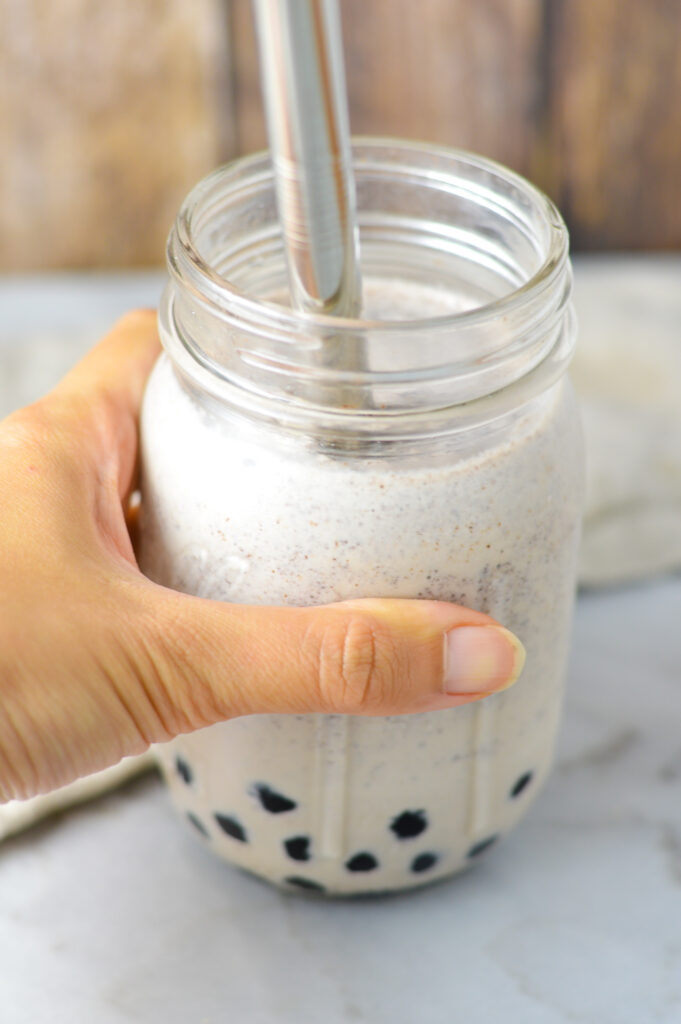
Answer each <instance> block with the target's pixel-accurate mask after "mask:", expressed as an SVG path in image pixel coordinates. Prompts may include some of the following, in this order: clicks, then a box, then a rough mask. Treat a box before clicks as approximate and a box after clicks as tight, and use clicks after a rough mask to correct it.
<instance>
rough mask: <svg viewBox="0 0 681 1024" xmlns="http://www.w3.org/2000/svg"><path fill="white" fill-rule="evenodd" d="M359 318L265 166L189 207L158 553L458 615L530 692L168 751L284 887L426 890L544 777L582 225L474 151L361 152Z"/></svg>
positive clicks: (244, 853) (162, 428) (563, 639)
mask: <svg viewBox="0 0 681 1024" xmlns="http://www.w3.org/2000/svg"><path fill="white" fill-rule="evenodd" d="M353 159H354V167H355V176H356V187H357V207H358V217H359V228H360V239H361V258H362V274H363V280H364V285H365V289H364V290H365V305H364V310H365V314H364V319H362V320H361V321H359V320H338V319H331V318H328V317H324V316H321V315H320V316H314V315H304V314H301V313H298V312H296V311H294V310H293V309H291V308H288V307H287V306H286V304H285V302H286V299H285V294H286V276H285V262H284V254H283V249H282V245H281V236H280V231H279V225H278V222H277V215H276V205H275V195H274V188H273V180H272V169H271V166H270V162H269V159H268V157H267V156H266V155H256V156H254V157H250V158H247V159H244V160H240V161H238V162H236V163H234V164H232V165H230V166H227V167H224V168H221V169H219V170H218V171H216V172H215V173H213V174H212V175H210V176H209V177H207V178H206V179H205V180H204V181H203V182H201V183H200V184H199V185H197V186H196V188H195V189H194V190H193V191H192V192H191V193H190V195H189V196H188V198H187V199H186V201H185V202H184V204H183V206H182V208H181V210H180V212H179V215H178V218H177V221H176V224H175V226H174V228H173V231H172V233H171V236H170V240H169V244H168V263H169V268H170V272H171V279H170V283H169V285H168V287H167V289H166V292H165V295H164V298H163V302H162V307H161V311H160V327H161V337H162V340H163V345H164V349H165V353H164V354H163V355H162V356H161V358H160V360H159V362H158V364H157V366H156V368H155V370H154V372H153V374H152V377H151V379H150V382H149V385H148V388H147V392H146V397H145V402H144V409H143V418H142V481H143V483H142V490H143V503H142V523H141V526H142V532H141V544H140V552H139V555H140V563H141V566H142V568H143V570H144V571H145V572H146V573H147V575H149V576H150V577H151V578H152V579H154V580H156V581H157V582H159V583H162V584H164V585H166V586H169V587H172V588H175V589H178V590H181V591H185V592H187V593H191V594H195V595H199V596H202V597H211V598H217V599H219V600H224V601H233V602H244V603H249V604H272V605H277V604H280V605H281V604H286V603H290V604H296V605H305V604H317V603H323V602H330V601H336V600H341V599H345V598H354V597H372V596H380V597H410V598H414V597H417V598H434V599H440V600H448V601H454V602H457V603H460V604H463V605H466V606H468V607H471V608H474V609H477V610H479V611H482V612H487V613H489V614H490V615H492V616H494V618H496V619H498V620H499V621H500V622H501V623H502V624H504V625H505V626H507V627H508V628H509V629H511V630H513V631H514V632H515V633H516V634H517V635H518V636H519V637H520V638H521V639H522V640H523V642H524V644H525V646H526V649H527V661H526V665H525V669H524V672H523V674H522V676H521V678H520V680H519V682H518V683H517V684H516V685H515V686H514V687H513V688H511V689H510V690H508V691H506V692H503V693H500V694H497V695H494V696H491V697H488V698H486V699H484V700H482V701H480V702H477V703H474V704H470V705H466V706H462V707H458V708H453V709H450V710H446V711H437V712H430V713H425V714H418V715H411V716H410V715H405V716H394V717H387V718H369V717H361V716H342V715H290V716H283V715H258V716H251V717H243V718H240V719H236V720H232V721H229V722H226V723H224V724H220V725H217V726H212V727H210V728H209V729H204V730H201V731H199V732H197V733H194V734H191V735H186V736H181V737H180V738H178V739H177V740H175V741H173V742H172V743H169V744H166V745H164V746H162V747H160V748H159V750H158V753H159V757H160V761H161V764H162V765H163V768H164V771H165V774H166V777H167V781H168V784H169V786H170V790H171V793H172V795H173V798H174V800H175V802H176V804H177V807H178V808H179V810H180V812H181V813H182V814H183V816H184V817H185V818H186V819H187V820H188V821H189V822H191V824H192V826H193V827H194V828H195V829H196V830H197V831H198V832H200V833H201V835H202V836H203V837H204V839H205V840H206V841H207V842H208V843H209V844H210V846H211V848H212V849H213V850H214V851H215V853H216V854H218V855H219V856H221V857H224V858H226V859H227V860H229V861H232V862H234V863H235V864H237V865H239V866H240V867H242V868H245V869H247V870H249V871H252V872H255V873H256V874H258V875H261V876H263V877H265V878H267V879H269V880H270V881H272V882H274V883H276V884H279V885H282V886H286V887H288V888H291V889H296V888H297V889H301V890H309V891H318V892H322V891H323V892H328V893H333V894H351V893H360V892H368V891H386V890H394V889H403V888H408V887H411V886H415V885H420V884H423V883H425V882H428V881H430V880H433V879H436V878H440V877H443V876H445V875H449V874H451V873H453V872H456V871H459V870H460V869H462V868H464V867H466V866H467V865H470V864H472V863H474V862H475V861H477V860H478V859H479V858H480V856H481V855H482V854H483V852H484V851H485V850H487V849H489V848H490V847H491V846H492V844H493V843H494V842H495V841H496V840H497V839H499V838H500V837H501V836H503V835H505V834H506V833H507V832H508V831H509V829H511V828H512V827H513V826H514V825H515V824H516V822H517V821H518V820H519V819H520V818H521V817H522V816H523V815H524V814H525V812H526V811H527V809H528V807H529V805H530V803H531V801H532V800H533V799H534V797H535V795H536V794H537V792H538V791H539V788H540V786H541V784H542V782H543V781H544V779H545V778H546V775H547V772H548V771H549V767H550V764H551V759H552V753H553V747H554V740H555V736H556V731H557V727H558V723H559V717H560V709H561V700H562V680H563V673H564V667H565V660H566V653H567V647H568V639H569V629H570V620H571V612H572V606H573V596H574V585H575V555H576V548H577V542H578V534H579V520H580V511H581V501H582V449H581V440H580V432H579V426H578V420H577V416H576V411H575V404H574V399H573V394H572V391H571V388H570V385H569V382H568V380H567V378H566V374H565V371H566V367H567V365H568V362H569V360H570V357H571V354H572V351H573V346H574V335H575V324H574V315H573V310H572V305H571V301H570V292H571V271H570V264H569V259H568V239H567V233H566V230H565V226H564V224H563V222H562V220H561V218H560V216H559V214H558V212H557V210H556V209H555V207H554V206H553V205H552V203H551V202H550V201H549V200H548V199H547V198H546V197H545V196H544V195H543V194H541V193H540V192H538V191H537V190H536V189H535V188H534V187H533V186H532V185H530V184H529V183H528V182H527V181H525V180H524V179H522V178H520V177H518V176H517V175H516V174H514V173H512V172H510V171H508V170H506V169H505V168H503V167H501V166H499V165H497V164H495V163H492V162H491V161H488V160H485V159H482V158H480V157H477V156H473V155H470V154H467V153H464V152H456V151H451V150H445V149H441V148H437V147H431V146H422V145H417V144H411V143H405V142H400V141H395V140H362V141H357V142H356V143H355V145H354V157H353Z"/></svg>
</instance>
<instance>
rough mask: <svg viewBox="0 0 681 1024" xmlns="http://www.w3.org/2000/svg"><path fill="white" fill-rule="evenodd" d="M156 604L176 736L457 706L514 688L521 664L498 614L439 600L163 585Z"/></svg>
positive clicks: (162, 674)
mask: <svg viewBox="0 0 681 1024" xmlns="http://www.w3.org/2000/svg"><path fill="white" fill-rule="evenodd" d="M156 589H157V590H159V589H160V588H156ZM153 603H154V608H155V610H154V622H155V626H156V628H157V632H156V640H155V643H154V650H155V652H156V654H155V658H154V675H155V677H156V679H157V680H159V679H160V680H164V681H165V687H166V689H167V697H165V698H164V697H163V695H161V699H167V700H169V702H170V703H171V704H172V706H173V707H175V708H176V709H178V712H179V719H178V722H177V726H178V731H188V730H190V729H192V728H196V727H197V726H202V725H207V724H212V723H213V722H216V721H219V720H221V719H225V718H230V717H233V716H236V715H242V714H252V713H271V712H281V713H290V712H293V713H309V712H326V713H343V714H354V715H398V714H405V713H410V712H422V711H432V710H437V709H441V708H448V707H454V706H456V705H458V704H462V703H467V702H469V701H471V700H478V699H480V697H481V696H485V695H486V694H489V693H493V692H497V691H499V690H502V689H505V688H506V687H508V686H510V685H511V684H512V683H513V682H514V681H515V680H516V679H517V677H518V675H519V674H520V671H521V669H522V666H523V662H524V650H523V647H522V645H521V644H520V642H519V641H518V640H517V639H516V638H515V637H514V636H513V635H512V634H511V633H509V632H508V631H507V630H505V629H502V627H500V626H499V625H498V624H497V623H495V622H494V620H492V619H490V618H489V617H488V616H486V615H482V614H480V613H476V612H472V611H468V610H467V609H464V608H460V607H458V606H457V605H452V604H447V603H444V602H436V601H395V600H362V601H352V602H345V603H341V604H337V605H328V606H325V607H322V608H266V607H257V606H256V607H253V606H248V607H245V606H236V605H229V604H222V603H219V602H211V601H205V600H201V599H198V598H189V597H186V596H183V595H177V594H173V593H172V592H170V591H163V592H162V595H161V596H160V598H159V597H158V596H157V598H156V600H155V601H154V602H153ZM165 717H166V718H167V713H166V716H165Z"/></svg>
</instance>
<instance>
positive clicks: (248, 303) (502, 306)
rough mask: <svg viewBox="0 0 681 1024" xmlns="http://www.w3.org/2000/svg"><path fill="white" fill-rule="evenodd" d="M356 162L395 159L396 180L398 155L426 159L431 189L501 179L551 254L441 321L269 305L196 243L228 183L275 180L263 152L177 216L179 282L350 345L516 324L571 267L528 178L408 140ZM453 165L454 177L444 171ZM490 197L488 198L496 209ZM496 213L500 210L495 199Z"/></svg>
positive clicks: (251, 313) (378, 146)
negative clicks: (509, 284) (538, 226)
mask: <svg viewBox="0 0 681 1024" xmlns="http://www.w3.org/2000/svg"><path fill="white" fill-rule="evenodd" d="M352 151H353V158H354V160H355V161H356V162H357V166H358V167H361V166H366V162H367V161H368V160H369V157H370V155H372V154H373V156H374V159H375V158H378V157H380V156H381V155H383V156H384V158H385V157H388V155H391V156H392V160H391V163H390V170H391V172H392V173H394V172H395V164H394V157H395V155H396V154H397V155H399V154H400V153H401V154H403V155H404V157H405V158H407V159H408V158H409V157H410V156H411V157H414V156H416V155H418V156H420V157H423V156H424V155H427V156H429V157H434V158H436V159H438V160H439V161H441V162H442V164H443V169H442V170H440V171H434V170H428V169H423V168H415V167H414V166H413V165H412V166H411V167H410V168H409V170H410V174H411V176H412V177H413V175H414V173H418V174H420V175H421V176H422V177H423V178H424V180H428V181H430V182H434V181H437V180H438V179H439V180H441V181H442V182H443V183H444V182H446V181H448V180H449V181H451V180H453V178H454V176H455V173H456V168H458V169H459V171H461V170H463V169H468V170H470V171H477V172H478V173H480V172H483V173H485V172H486V173H488V174H491V175H495V176H497V177H498V178H499V179H502V180H503V181H504V183H505V184H507V185H513V186H515V187H516V188H517V189H518V190H519V191H520V192H521V193H522V195H523V197H524V198H525V199H526V200H529V202H530V203H531V204H532V206H533V208H534V210H535V212H536V213H538V214H539V215H541V217H542V219H543V222H544V224H545V225H547V226H548V242H547V244H546V246H545V251H544V258H543V260H542V262H541V264H540V266H539V267H538V268H537V269H536V270H535V271H534V273H532V275H531V276H530V277H529V278H528V279H527V280H526V281H524V282H523V283H522V284H520V285H519V286H517V287H513V288H511V290H510V291H509V292H507V293H505V294H504V295H501V296H499V297H498V298H494V299H492V300H491V301H490V302H485V303H483V304H481V305H478V306H474V307H472V308H470V309H465V310H461V311H456V312H447V313H439V314H436V315H434V316H429V317H417V318H414V319H409V320H404V319H401V320H388V319H381V320H373V319H363V318H361V317H360V318H349V317H336V316H330V315H329V314H325V313H318V312H308V311H305V312H303V311H299V310H296V309H293V308H291V307H288V306H283V305H281V304H279V303H276V302H272V301H270V300H266V299H261V298H257V297H253V296H251V295H248V294H247V293H245V292H244V291H243V290H241V289H240V288H239V287H237V286H236V285H234V284H233V283H232V282H231V281H230V280H229V278H227V277H223V276H222V275H221V274H219V273H218V272H217V271H216V270H215V269H214V268H213V267H211V266H210V264H209V263H208V262H207V261H206V260H205V259H204V258H203V256H202V255H201V253H200V251H199V249H198V248H197V246H196V244H195V243H194V241H193V231H192V227H193V219H194V216H195V215H196V213H197V211H198V210H199V209H200V208H201V205H202V204H203V203H205V201H206V199H207V198H208V197H209V196H210V195H211V193H212V192H213V191H214V190H217V189H218V188H219V189H224V188H225V186H228V185H229V184H230V183H233V184H234V185H236V184H237V183H238V182H239V180H244V179H245V180H246V181H250V183H251V184H255V183H258V184H262V183H263V182H264V181H267V180H273V177H274V172H273V168H272V164H271V161H270V156H269V153H268V152H267V151H266V150H260V151H258V152H256V153H251V154H249V155H246V156H243V157H239V158H237V159H236V160H232V161H230V162H229V163H227V164H223V165H222V166H220V167H218V168H216V169H215V170H214V171H212V172H211V173H210V174H208V175H207V176H206V177H204V178H203V179H202V180H201V181H199V182H198V183H197V184H196V185H195V186H194V187H193V188H192V189H191V191H190V192H189V193H188V194H187V196H186V197H185V199H184V201H183V202H182V205H181V206H180V210H179V212H178V215H177V219H176V222H175V226H174V228H173V229H172V230H171V233H170V237H169V239H168V265H169V267H170V269H171V272H172V273H173V275H174V276H175V277H176V278H178V279H181V280H182V281H183V282H184V283H185V285H186V284H187V282H188V281H190V282H191V284H192V286H193V289H194V290H195V291H196V292H197V293H198V294H200V295H202V296H203V298H204V299H209V301H211V303H212V304H214V305H215V306H217V307H219V308H224V309H225V310H226V311H229V312H230V313H231V314H236V315H238V316H239V317H242V318H243V319H244V320H246V321H248V322H251V323H258V322H263V321H265V322H267V323H268V324H270V325H271V324H272V322H273V321H275V322H276V325H277V327H278V328H279V329H280V330H283V331H285V332H288V331H289V330H290V331H295V332H298V331H299V330H300V329H301V327H304V329H305V331H306V332H311V331H312V332H314V331H315V330H318V331H320V332H328V331H329V330H334V331H338V330H339V329H341V330H342V332H343V334H344V335H345V336H347V337H352V336H353V335H362V334H364V333H365V332H366V331H367V330H370V331H371V332H372V333H374V334H377V335H380V334H381V333H382V332H386V333H390V332H394V331H395V330H399V329H401V328H402V329H404V328H405V327H408V329H409V330H410V331H418V330H438V329H441V328H448V329H451V328H453V327H458V328H470V327H479V326H482V325H484V324H485V323H486V322H488V321H491V320H497V319H499V318H500V317H505V316H510V315H512V314H513V313H515V312H516V311H517V310H518V309H519V308H520V307H522V306H523V305H524V304H525V303H527V302H529V301H532V300H534V299H535V298H536V297H537V296H539V295H541V294H542V293H543V292H544V291H545V290H547V289H550V288H553V287H554V286H555V282H556V280H557V278H559V277H560V275H561V274H562V273H564V270H565V264H566V263H567V260H568V252H569V237H568V231H567V227H566V225H565V222H564V221H563V218H562V217H561V215H560V213H559V211H558V208H557V207H556V205H555V204H554V203H553V202H552V200H551V199H550V198H549V197H548V196H547V195H546V194H545V193H544V192H542V191H541V189H539V188H537V187H536V186H535V185H533V184H532V183H531V182H530V181H528V180H527V179H526V178H524V177H523V176H522V175H520V174H518V173H516V172H515V171H512V170H510V169H509V168H507V167H505V166H504V165H503V164H501V163H498V162H497V161H495V160H492V159H490V158H489V157H484V156H479V155H478V154H475V153H471V152H469V151H467V150H464V149H456V148H452V147H448V146H442V145H435V144H431V143H427V142H419V141H415V140H404V139H399V138H394V137H390V136H355V137H353V140H352ZM447 164H449V165H450V169H449V172H447V171H446V170H444V167H445V166H446V165H447ZM467 191H470V192H477V193H479V194H482V192H483V191H485V190H484V189H483V188H481V187H480V186H479V185H477V186H474V185H473V184H472V183H470V185H469V188H468V189H467ZM490 196H491V192H490V193H489V195H488V196H487V201H488V202H489V201H490ZM494 205H496V206H497V207H498V206H499V205H500V204H499V199H498V196H495V199H494Z"/></svg>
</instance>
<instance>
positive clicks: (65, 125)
mask: <svg viewBox="0 0 681 1024" xmlns="http://www.w3.org/2000/svg"><path fill="white" fill-rule="evenodd" d="M340 2H341V13H342V17H343V26H344V34H345V44H346V45H345V49H346V63H347V75H348V84H349V93H350V116H351V122H352V129H353V131H354V132H355V133H358V134H359V133H375V134H393V135H401V136H404V137H410V138H417V139H426V140H432V141H436V142H441V143H447V144H451V145H456V146H462V147H465V148H470V149H474V150H477V151H479V152H481V153H485V154H487V155H489V156H492V157H495V158H496V159H498V160H501V161H503V162H504V163H506V164H508V165H510V166H511V167H513V168H515V169H517V170H519V171H520V172H522V173H523V174H526V175H527V176H528V177H530V178H532V179H533V180H534V181H535V182H536V183H537V184H539V185H540V186H541V187H543V188H544V189H545V190H546V191H547V192H548V193H549V194H550V195H551V196H552V197H553V198H554V199H555V200H556V201H557V203H558V205H559V206H560V208H561V210H562V211H563V213H564V215H565V217H566V219H567V221H568V224H569V227H570V229H571V232H572V240H573V247H574V248H575V249H650V248H656V249H659V248H681V0H474V2H473V0H340ZM264 141H265V140H264V129H263V120H262V109H261V103H260V95H259V85H258V79H257V65H256V50H255V42H254V37H253V26H252V21H251V16H250V6H249V0H114V2H112V3H102V2H101V0H0V269H4V270H25V269H42V268H48V267H88V266H110V267H111V266H129V265H141V264H159V263H161V262H162V261H163V246H164V241H165V236H166V233H167V230H168V228H169V226H170V223H171V220H172V218H173V216H174V213H175V211H176V208H177V205H178V203H179V202H180V200H181V198H182V196H183V195H184V194H185V192H186V191H187V189H188V188H189V187H190V186H191V185H192V184H193V183H194V182H195V181H196V180H197V179H198V178H199V177H200V176H202V175H203V174H204V173H206V172H207V171H208V170H210V169H211V168H212V167H214V166H215V165H217V164H218V163H221V162H223V161H224V160H228V159H229V158H231V157H232V156H234V155H235V154H237V153H242V152H249V151H251V150H253V149H255V148H260V147H261V146H262V145H263V144H264Z"/></svg>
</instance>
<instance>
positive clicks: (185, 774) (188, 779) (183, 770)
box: [175, 754, 194, 786]
mask: <svg viewBox="0 0 681 1024" xmlns="http://www.w3.org/2000/svg"><path fill="white" fill-rule="evenodd" d="M175 771H176V772H177V774H178V775H179V776H180V778H181V779H182V781H183V782H184V783H186V785H187V786H191V784H192V782H193V781H194V774H193V772H192V770H191V768H190V767H189V765H188V764H187V762H186V761H185V760H184V758H183V757H180V755H179V754H178V755H177V757H176V758H175Z"/></svg>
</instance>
